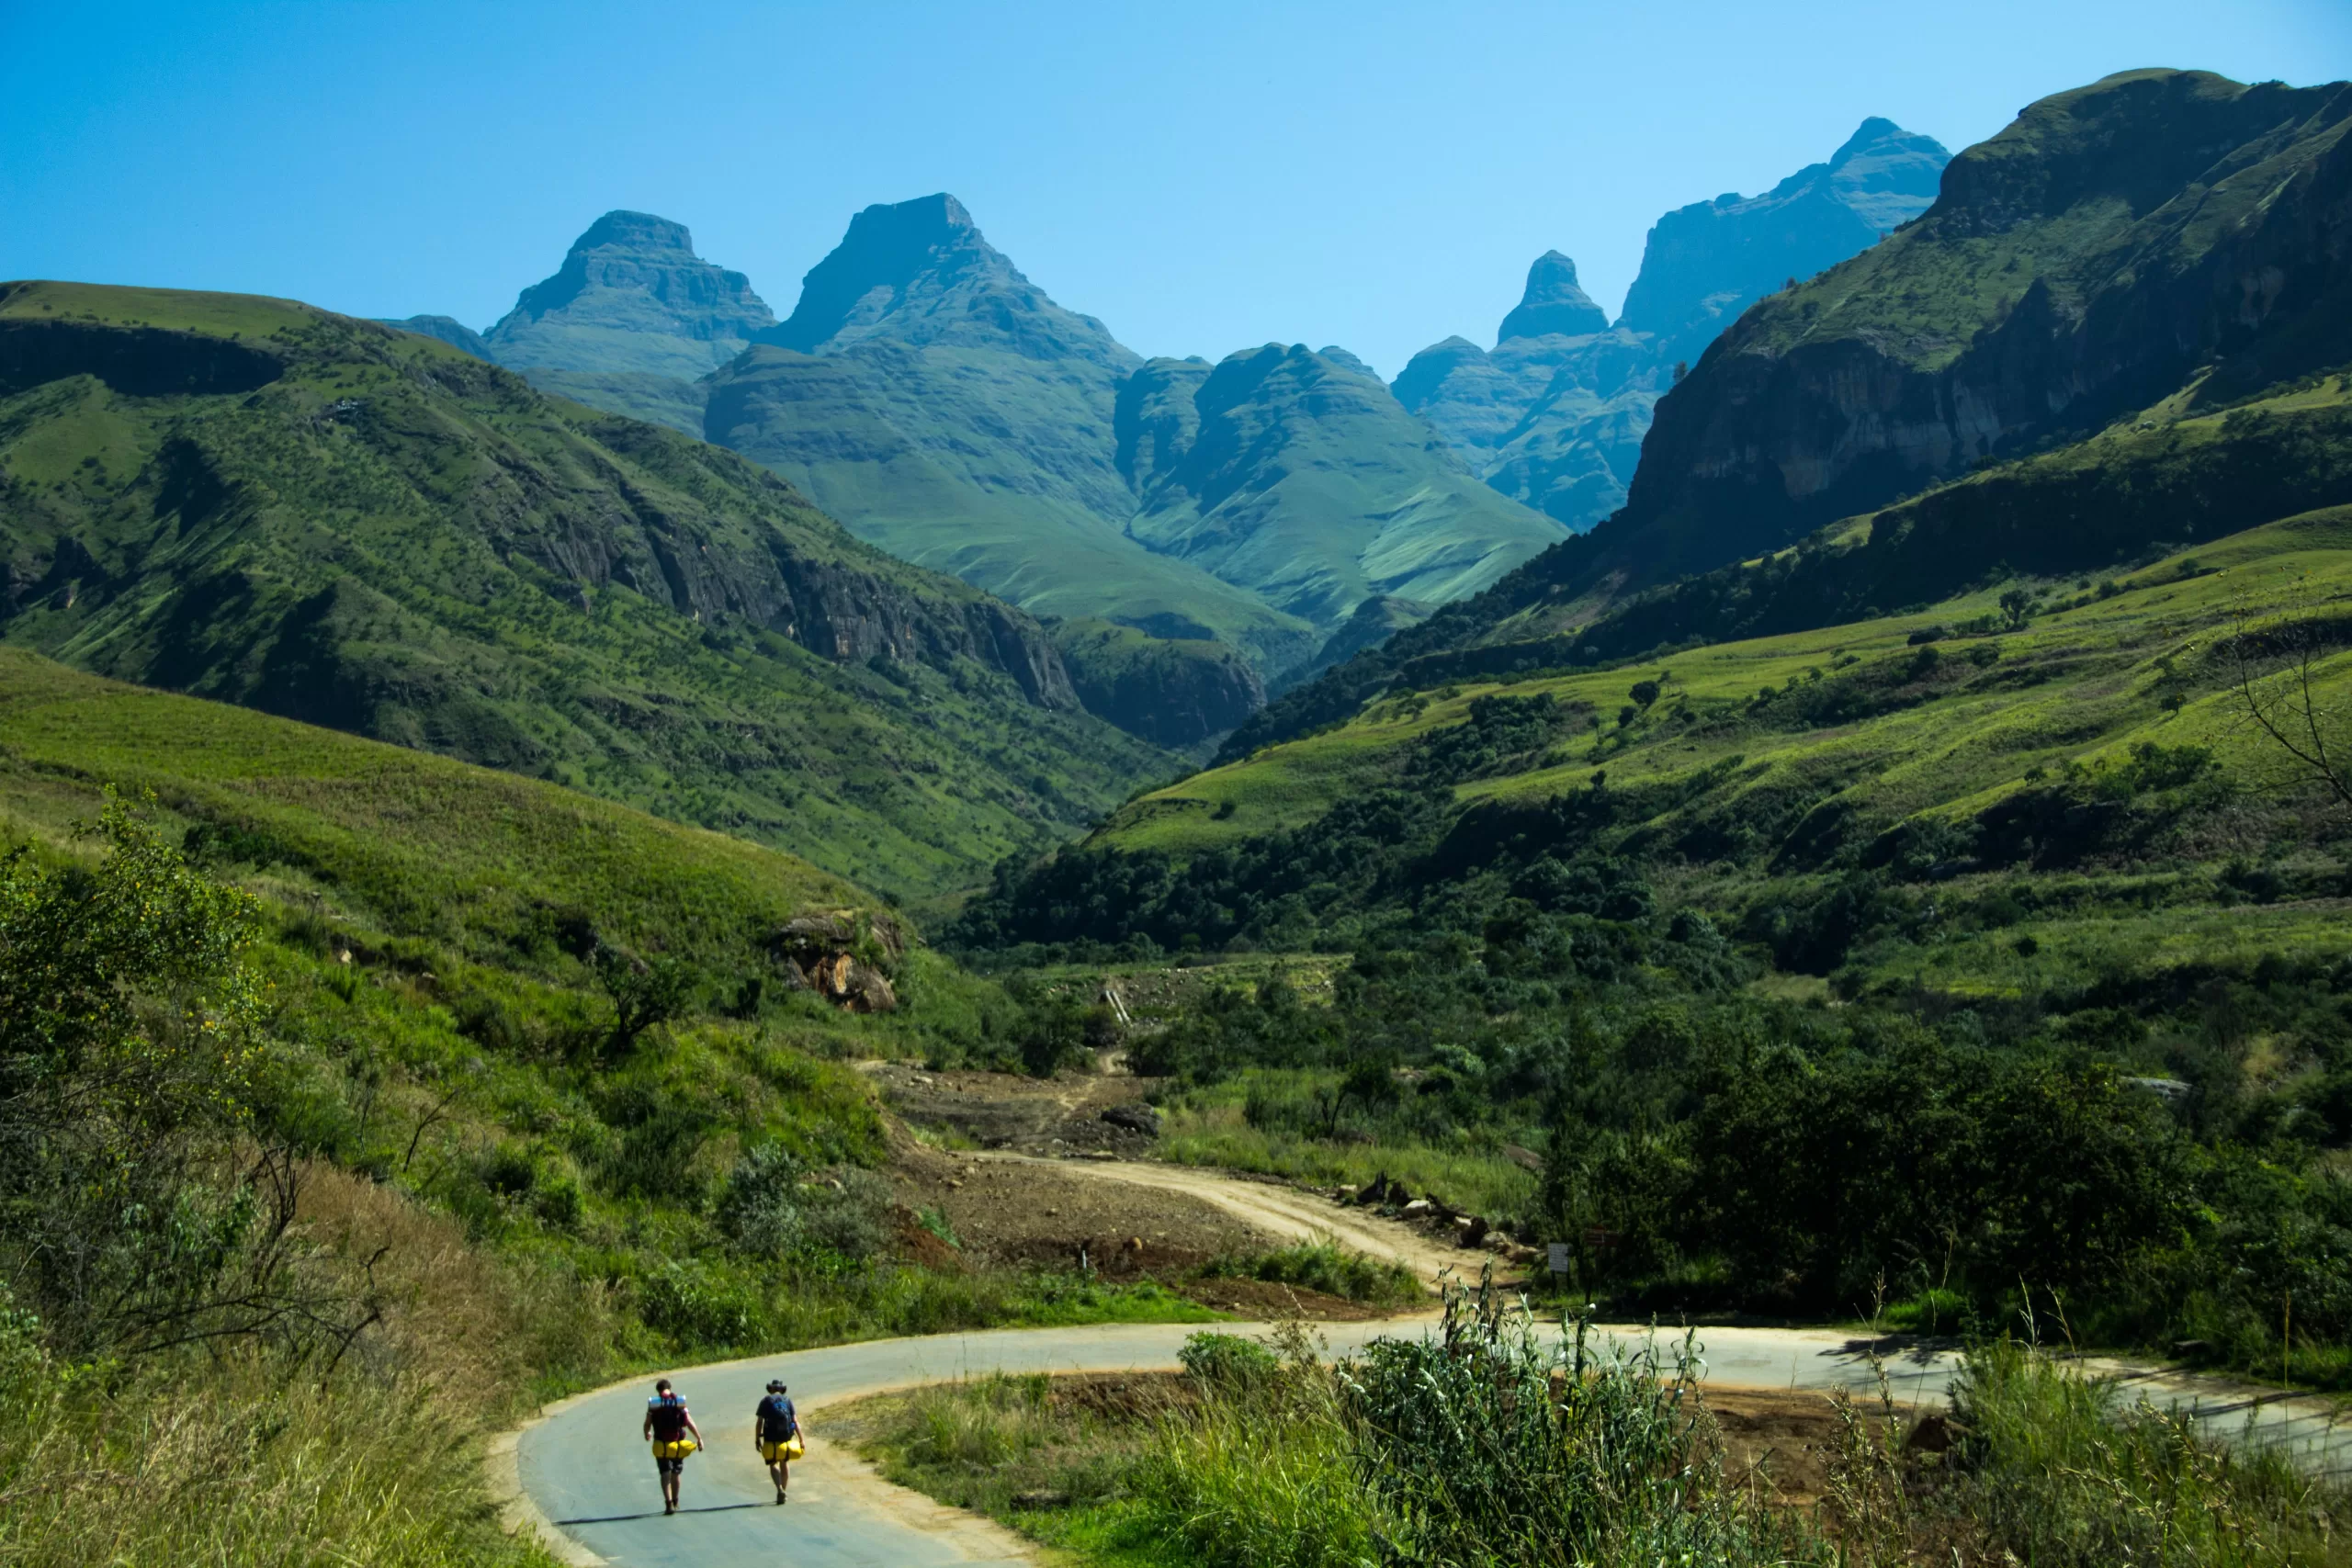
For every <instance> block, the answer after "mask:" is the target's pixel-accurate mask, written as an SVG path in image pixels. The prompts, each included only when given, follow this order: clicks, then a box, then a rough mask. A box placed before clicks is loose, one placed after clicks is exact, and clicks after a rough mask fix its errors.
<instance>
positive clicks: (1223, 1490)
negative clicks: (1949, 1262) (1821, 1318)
mask: <svg viewBox="0 0 2352 1568" xmlns="http://www.w3.org/2000/svg"><path fill="white" fill-rule="evenodd" d="M1701 1350H1702V1346H1701V1345H1700V1343H1699V1339H1698V1338H1697V1337H1691V1338H1686V1339H1683V1340H1679V1341H1673V1342H1665V1343H1661V1342H1657V1341H1653V1342H1652V1343H1650V1344H1649V1345H1647V1346H1645V1347H1644V1348H1640V1349H1639V1350H1637V1351H1634V1352H1632V1353H1628V1354H1614V1353H1612V1354H1607V1355H1596V1354H1593V1353H1591V1352H1589V1350H1588V1348H1587V1344H1586V1338H1585V1336H1584V1333H1583V1331H1582V1329H1581V1327H1580V1326H1578V1325H1573V1324H1572V1325H1570V1326H1569V1327H1568V1328H1567V1330H1566V1332H1565V1333H1563V1332H1562V1331H1559V1330H1555V1329H1551V1328H1544V1327H1539V1326H1538V1325H1534V1324H1532V1323H1531V1322H1529V1321H1528V1320H1526V1319H1525V1318H1523V1317H1521V1316H1519V1315H1517V1314H1515V1313H1513V1312H1511V1311H1509V1310H1506V1309H1505V1308H1504V1307H1503V1304H1502V1303H1501V1302H1500V1301H1499V1299H1498V1298H1496V1297H1494V1296H1491V1295H1488V1296H1485V1297H1481V1296H1479V1295H1478V1294H1476V1292H1468V1293H1460V1294H1457V1295H1456V1296H1455V1297H1454V1298H1453V1301H1452V1302H1451V1303H1450V1310H1449V1314H1448V1317H1447V1321H1446V1325H1445V1328H1444V1331H1443V1333H1442V1336H1441V1337H1438V1338H1436V1339H1433V1340H1422V1339H1419V1338H1411V1339H1407V1338H1399V1339H1396V1340H1388V1341H1376V1342H1374V1344H1373V1345H1372V1346H1371V1347H1370V1348H1368V1349H1367V1350H1366V1351H1365V1352H1364V1353H1363V1355H1362V1356H1360V1357H1358V1358H1355V1359H1347V1360H1341V1361H1338V1362H1330V1361H1327V1360H1324V1359H1320V1358H1319V1357H1318V1356H1317V1354H1316V1352H1315V1348H1314V1346H1313V1344H1312V1342H1311V1340H1309V1339H1308V1338H1307V1337H1306V1336H1305V1335H1304V1334H1302V1333H1299V1332H1297V1331H1295V1330H1294V1331H1290V1332H1289V1333H1288V1334H1287V1335H1286V1337H1282V1338H1280V1339H1278V1341H1277V1348H1275V1349H1271V1350H1270V1349H1269V1348H1265V1347H1264V1346H1262V1345H1261V1344H1260V1343H1258V1342H1256V1341H1254V1340H1248V1339H1241V1338H1237V1337H1232V1336H1229V1335H1225V1334H1218V1333H1204V1334H1201V1335H1197V1336H1195V1337H1193V1340H1192V1341H1191V1343H1190V1344H1189V1345H1188V1346H1187V1347H1186V1349H1185V1351H1184V1355H1183V1360H1184V1365H1185V1371H1184V1372H1183V1373H1182V1374H1181V1375H1176V1376H1160V1377H1133V1376H1130V1377H1074V1378H1067V1379H1058V1380H1057V1379H1052V1378H1047V1377H1044V1376H1034V1377H1020V1378H1006V1377H997V1378H988V1379H982V1380H978V1381H975V1382H965V1383H956V1384H948V1385H942V1386H938V1387H933V1388H929V1389H923V1390H919V1391H917V1392H915V1393H910V1394H903V1395H892V1396H887V1397H885V1398H882V1399H878V1400H874V1401H869V1402H865V1404H862V1405H858V1406H852V1407H850V1408H848V1409H847V1410H844V1411H839V1412H834V1413H833V1414H832V1416H831V1420H832V1421H833V1423H834V1424H835V1427H836V1429H837V1430H840V1431H842V1432H844V1433H846V1435H848V1436H849V1437H850V1438H851V1439H852V1440H853V1441H854V1442H855V1443H856V1444H857V1445H858V1447H859V1448H860V1449H861V1450H862V1451H863V1452H865V1454H866V1455H867V1456H868V1457H869V1458H871V1459H873V1460H875V1461H876V1462H878V1463H879V1464H880V1466H881V1468H882V1470H883V1472H884V1473H885V1474H886V1475H888V1477H889V1478H890V1479H892V1480H894V1481H898V1482H899V1483H902V1484H906V1485H910V1486H913V1487H916V1488H918V1489H919V1490H922V1491H923V1492H925V1493H928V1494H929V1495H933V1496H934V1497H938V1498H940V1499H941V1500H943V1501H945V1502H949V1503H952V1504H955V1505H956V1506H964V1507H969V1508H973V1509H977V1510H978V1511H981V1512H984V1513H987V1514H989V1515H990V1516H991V1517H995V1518H998V1519H1000V1520H1001V1521H1003V1522H1005V1523H1007V1524H1009V1525H1011V1526H1012V1528H1014V1529H1018V1530H1020V1531H1022V1532H1023V1534H1026V1535H1028V1536H1030V1537H1032V1538H1033V1539H1035V1540H1039V1541H1041V1542H1044V1543H1046V1544H1047V1545H1050V1546H1053V1547H1057V1548H1059V1549H1061V1550H1063V1551H1066V1552H1068V1553H1069V1557H1070V1560H1071V1561H1073V1562H1079V1563H1083V1564H1103V1565H1112V1564H1120V1565H1124V1564H1147V1563H1148V1564H1167V1565H1170V1568H1254V1565H1258V1564H1265V1563H1273V1564H1282V1565H1296V1568H1327V1565H1328V1568H1343V1565H1344V1568H1361V1565H1364V1564H1374V1563H1388V1562H1418V1563H1430V1564H1438V1565H1442V1568H1474V1565H1476V1568H1489V1565H1492V1568H1501V1565H1504V1564H1510V1565H1514V1568H1516V1565H1521V1564H1553V1563H1556V1564H1559V1565H1561V1568H1569V1565H1571V1564H1589V1563H1628V1564H1631V1563H1644V1564H1647V1563H1655V1562H1707V1563H1723V1564H1730V1565H1734V1568H1745V1565H1756V1568H1762V1565H1766V1564H1770V1565H1774V1568H1780V1565H1794V1564H1813V1563H1818V1564H1823V1565H1825V1568H1826V1565H1828V1564H1838V1565H1839V1568H1895V1565H1898V1564H1915V1563H1928V1562H1937V1563H1960V1564H1975V1563H1986V1564H1993V1563H2001V1562H2032V1563H2037V1564H2052V1565H2057V1568H2074V1565H2076V1564H2079V1565H2082V1568H2090V1565H2092V1564H2108V1563H2114V1562H2149V1563H2166V1564H2181V1565H2187V1564H2192V1563H2193V1564H2198V1565H2199V1568H2205V1565H2215V1564H2228V1565H2237V1564H2256V1563H2260V1564H2273V1565H2286V1564H2296V1565H2304V1564H2309V1565H2313V1568H2316V1565H2320V1564H2335V1563H2341V1562H2346V1561H2352V1549H2347V1547H2346V1544H2345V1527H2346V1524H2347V1522H2352V1495H2347V1494H2346V1492H2345V1491H2344V1490H2343V1489H2342V1487H2341V1486H2340V1485H2337V1484H2335V1483H2324V1482H2319V1481H2314V1480H2312V1478H2310V1477H2309V1476H2307V1475H2304V1474H2302V1473H2301V1472H2298V1471H2296V1470H2295V1469H2294V1468H2293V1467H2292V1466H2291V1465H2290V1464H2288V1463H2287V1462H2286V1461H2283V1460H2282V1459H2279V1458H2278V1457H2276V1456H2274V1455H2267V1454H2261V1453H2256V1454H2253V1455H2245V1454H2236V1453H2233V1452H2231V1451H2229V1450H2226V1449H2224V1448H2222V1447H2221V1446H2218V1445H2216V1444H2214V1443H2212V1442H2211V1441H2210V1440H2207V1439H2205V1438H2200V1437H2199V1435H2198V1434H2197V1433H2196V1432H2195V1431H2194V1430H2193V1429H2192V1428H2190V1427H2188V1425H2187V1424H2186V1423H2185V1422H2184V1421H2183V1420H2182V1419H2181V1418H2179V1417H2176V1416H2170V1415H2166V1414H2163V1413H2159V1412H2156V1411H2154V1410H2152V1409H2149V1408H2147V1407H2145V1406H2142V1405H2136V1404H2129V1403H2127V1402H2126V1401H2125V1400H2124V1399H2123V1398H2122V1397H2121V1396H2120V1394H2119V1393H2118V1392H2117V1390H2116V1389H2115V1387H2114V1386H2113V1385H2112V1384H2107V1383H2101V1382H2096V1381H2094V1380H2091V1379H2088V1378H2086V1376H2084V1374H2083V1373H2082V1372H2081V1371H2079V1370H2078V1369H2077V1368H2075V1367H2074V1366H2072V1365H2070V1364H2069V1363H2067V1362H2066V1361H2064V1360H2062V1359H2053V1358H2052V1357H2051V1356H2049V1355H2046V1354H2044V1353H2043V1352H2041V1350H2040V1349H2038V1348H2034V1347H2032V1346H2030V1345H2028V1344H2024V1343H2021V1342H2018V1341H2014V1340H2003V1341H1996V1342H1993V1343H1989V1344H1987V1345H1985V1347H1984V1348H1981V1349H1979V1350H1978V1351H1976V1352H1975V1353H1974V1354H1973V1355H1972V1357H1971V1358H1970V1359H1969V1361H1968V1364H1967V1367H1966V1369H1965V1371H1964V1374H1963V1376H1962V1380H1961V1382H1960V1384H1959V1387H1958V1390H1957V1393H1956V1396H1955V1402H1954V1408H1953V1410H1952V1412H1951V1416H1949V1418H1946V1417H1941V1416H1938V1417H1934V1418H1932V1419H1928V1420H1926V1421H1924V1422H1923V1421H1922V1419H1921V1418H1920V1417H1919V1416H1917V1413H1915V1412H1909V1411H1905V1410H1902V1409H1900V1408H1898V1407H1897V1406H1895V1405H1894V1404H1893V1403H1892V1401H1891V1400H1890V1399H1888V1398H1887V1397H1886V1396H1885V1395H1884V1394H1883V1393H1881V1394H1879V1395H1876V1396H1865V1397H1848V1396H1845V1395H1835V1396H1828V1397H1823V1396H1818V1395H1804V1396H1793V1395H1792V1396H1789V1398H1788V1400H1787V1401H1786V1402H1785V1403H1786V1404H1787V1409H1786V1410H1783V1411H1782V1412H1781V1416H1782V1420H1783V1422H1784V1423H1785V1422H1787V1421H1789V1420H1791V1419H1793V1420H1794V1421H1795V1423H1796V1425H1797V1427H1799V1428H1800V1429H1801V1430H1802V1431H1803V1432H1804V1434H1806V1436H1807V1438H1809V1439H1811V1441H1810V1442H1809V1444H1808V1446H1809V1447H1812V1448H1815V1449H1817V1450H1818V1451H1817V1452H1815V1453H1811V1454H1800V1453H1799V1452H1797V1451H1796V1450H1794V1448H1792V1447H1788V1448H1784V1447H1781V1446H1768V1447H1766V1448H1763V1449H1760V1450H1759V1449H1757V1448H1754V1447H1752V1446H1743V1445H1741V1444H1739V1443H1736V1442H1735V1441H1734V1440H1732V1439H1731V1438H1729V1437H1728V1436H1727V1433H1726V1429H1725V1427H1724V1425H1723V1424H1722V1423H1721V1422H1720V1421H1719V1420H1718V1419H1717V1416H1716V1414H1715V1411H1714V1410H1713V1408H1712V1407H1711V1406H1710V1404H1709V1401H1708V1396H1707V1394H1706V1393H1705V1391H1704V1389H1703V1387H1702V1385H1701V1384H1700V1383H1699V1382H1696V1381H1694V1379H1693V1375H1692V1374H1693V1371H1694V1370H1695V1365H1696V1362H1695V1357H1696V1356H1697V1355H1698V1354H1699V1353H1700V1351H1701ZM1808 1406H1809V1407H1810V1408H1809V1409H1808V1408H1807V1407H1808ZM1791 1441H1793V1439H1791ZM1801 1467H1810V1468H1811V1469H1813V1470H1814V1471H1815V1473H1814V1474H1812V1475H1810V1476H1809V1477H1808V1478H1807V1483H1808V1484H1809V1485H1810V1487H1811V1488H1812V1489H1813V1490H1812V1491H1811V1492H1810V1493H1808V1492H1806V1491H1803V1490H1798V1489H1794V1488H1793V1483H1794V1481H1795V1472H1796V1471H1797V1470H1798V1469H1799V1468H1801Z"/></svg>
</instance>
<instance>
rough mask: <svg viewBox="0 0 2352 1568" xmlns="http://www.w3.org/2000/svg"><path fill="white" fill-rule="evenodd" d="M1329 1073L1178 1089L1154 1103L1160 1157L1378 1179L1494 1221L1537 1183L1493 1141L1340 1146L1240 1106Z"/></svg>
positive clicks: (1340, 1179) (1386, 1139)
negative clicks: (1158, 1108) (1270, 1122)
mask: <svg viewBox="0 0 2352 1568" xmlns="http://www.w3.org/2000/svg"><path fill="white" fill-rule="evenodd" d="M1338 1077H1339V1075H1337V1074H1335V1073H1329V1072H1316V1071H1311V1070H1303V1069H1302V1070H1285V1069H1278V1068H1264V1067H1261V1068H1256V1069H1253V1070H1251V1071H1250V1073H1248V1074H1246V1075H1244V1076H1243V1077H1237V1078H1233V1079H1230V1080H1227V1082H1224V1083H1220V1084H1214V1085H1209V1086H1206V1087H1204V1088H1199V1089H1187V1090H1185V1091H1183V1092H1182V1094H1181V1095H1179V1096H1177V1097H1176V1098H1173V1099H1171V1100H1170V1101H1169V1103H1168V1104H1167V1105H1166V1106H1165V1107H1164V1108H1163V1110H1164V1111H1165V1112H1166V1121H1165V1122H1164V1123H1163V1125H1162V1128H1161V1132H1160V1139H1159V1157H1161V1158H1162V1159H1167V1160H1173V1161H1175V1162H1176V1163H1178V1164H1180V1165H1201V1166H1209V1167H1213V1168H1217V1169H1223V1170H1246V1171H1250V1172H1254V1173H1256V1174H1258V1175H1261V1176H1280V1177H1285V1178H1288V1179H1292V1180H1295V1181H1302V1182H1305V1183H1306V1184H1307V1185H1309V1186H1313V1187H1338V1186H1340V1185H1342V1184H1344V1185H1347V1186H1352V1187H1363V1186H1367V1185H1369V1184H1370V1183H1371V1181H1372V1179H1374V1177H1376V1176H1383V1175H1385V1176H1386V1177H1388V1178H1389V1179H1392V1180H1396V1181H1401V1182H1403V1183H1404V1184H1405V1185H1406V1186H1408V1187H1409V1188H1411V1189H1412V1190H1414V1191H1415V1192H1416V1193H1435V1194H1437V1195H1438V1196H1439V1197H1441V1198H1442V1199H1444V1200H1445V1201H1446V1202H1447V1203H1449V1204H1451V1205H1453V1207H1454V1208H1455V1209H1458V1210H1460V1211H1462V1212H1464V1213H1476V1214H1485V1215H1489V1216H1493V1217H1497V1218H1500V1217H1503V1216H1508V1215H1513V1214H1518V1213H1522V1212H1524V1211H1525V1209H1526V1208H1527V1205H1528V1203H1529V1201H1530V1200H1531V1199H1532V1197H1533V1196H1534V1192H1535V1187H1536V1179H1535V1177H1534V1176H1533V1175H1532V1174H1531V1173H1530V1172H1528V1171H1526V1170H1524V1169H1522V1168H1520V1167H1519V1166H1517V1165H1514V1164H1513V1163H1511V1161H1510V1159H1509V1158H1508V1157H1507V1156H1504V1155H1503V1153H1502V1152H1501V1150H1500V1149H1499V1147H1464V1146H1455V1147H1447V1146H1443V1145H1429V1144H1426V1143H1421V1142H1419V1141H1417V1140H1414V1139H1411V1138H1410V1137H1399V1136H1397V1135H1396V1134H1394V1133H1390V1134H1385V1135H1383V1136H1381V1137H1380V1138H1379V1139H1378V1141H1377V1142H1374V1141H1370V1140H1365V1141H1353V1140H1351V1141H1344V1142H1342V1141H1334V1140H1329V1139H1322V1138H1314V1137H1308V1136H1305V1135H1302V1134H1298V1133H1296V1132H1293V1131H1290V1130H1288V1129H1261V1128H1258V1127H1253V1126H1251V1125H1250V1120H1249V1117H1248V1114H1247V1109H1248V1103H1249V1100H1250V1098H1251V1096H1252V1095H1253V1094H1261V1095H1269V1094H1270V1095H1276V1096H1280V1095H1283V1094H1295V1093H1299V1092H1303V1091H1305V1090H1306V1089H1310V1088H1313V1087H1315V1086H1317V1085H1328V1084H1329V1083H1334V1082H1336V1081H1337V1079H1338ZM1464 1256H1465V1257H1467V1258H1476V1256H1477V1255H1476V1254H1475V1253H1465V1254H1464Z"/></svg>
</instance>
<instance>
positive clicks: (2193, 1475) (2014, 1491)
mask: <svg viewBox="0 0 2352 1568" xmlns="http://www.w3.org/2000/svg"><path fill="white" fill-rule="evenodd" d="M1954 1403H1955V1405H1956V1409H1957V1413H1958V1415H1959V1417H1960V1419H1961V1420H1962V1422H1963V1423H1965V1424H1966V1426H1967V1427H1968V1430H1969V1433H1970V1437H1969V1442H1970V1445H1971V1448H1972V1450H1973V1453H1974V1455H1975V1456H1976V1458H1977V1463H1976V1465H1975V1467H1974V1470H1973V1474H1972V1475H1971V1476H1970V1477H1969V1490H1970V1493H1971V1494H1972V1495H1971V1496H1970V1497H1969V1498H1968V1504H1969V1506H1970V1508H1971V1511H1972V1512H1973V1514H1974V1515H1975V1516H1976V1517H1977V1518H1979V1519H1980V1520H1981V1521H1982V1522H1983V1523H1984V1524H1985V1526H1986V1527H1987V1530H1988V1533H1990V1534H1993V1535H1996V1537H1997V1538H1998V1539H1999V1540H2001V1541H2002V1543H2003V1544H2004V1545H2005V1546H2006V1547H2007V1549H2008V1550H2009V1551H2013V1552H2014V1553H2016V1555H2017V1557H2018V1559H2019V1560H2021V1561H2024V1562H2034V1563H2047V1564H2050V1565H2052V1568H2075V1565H2076V1564H2080V1565H2081V1568H2092V1565H2094V1564H2106V1563H2112V1562H2158V1563H2183V1564H2188V1563H2196V1564H2199V1568H2239V1565H2241V1564H2244V1565H2247V1568H2251V1565H2253V1564H2257V1563H2260V1564H2278V1565H2281V1568H2284V1565H2289V1564H2292V1565H2296V1568H2301V1565H2303V1564H2313V1565H2317V1564H2336V1563H2342V1562H2347V1561H2352V1541H2347V1540H2346V1532H2345V1529H2344V1526H2345V1522H2346V1518H2347V1517H2352V1498H2347V1497H2346V1495H2345V1493H2344V1491H2343V1489H2342V1487H2341V1485H2340V1484H2339V1483H2334V1482H2328V1481H2322V1480H2318V1479H2315V1478H2313V1477H2312V1476H2311V1475H2309V1474H2306V1473H2303V1472H2299V1471H2298V1470H2297V1469H2296V1467H2295V1466H2294V1465H2293V1464H2292V1463H2290V1461H2288V1460H2286V1459H2285V1458H2283V1457H2282V1456H2280V1455H2278V1454H2277V1453H2275V1452H2270V1451H2267V1450H2238V1451H2234V1452H2233V1451H2232V1450H2230V1449H2229V1448H2228V1447H2226V1446H2224V1445H2222V1444H2217V1443H2215V1442H2213V1441H2211V1440H2210V1439H2207V1438H2200V1437H2199V1435H2198V1434H2197V1433H2196V1431H2195V1430H2194V1428H2193V1427H2191V1426H2190V1424H2189V1423H2188V1420H2187V1419H2186V1418H2185V1417H2181V1416H2171V1415H2167V1414H2164V1413H2161V1412H2158V1411H2156V1410H2154V1409H2153V1408H2150V1407H2148V1406H2145V1405H2139V1404H2131V1403H2130V1402H2128V1401H2127V1399H2126V1397H2125V1395H2124V1394H2123V1393H2122V1391H2121V1390H2120V1389H2119V1388H2117V1387H2116V1386H2115V1385H2114V1384H2112V1383H2108V1382H2100V1381H2098V1380H2095V1379H2092V1378H2089V1377H2086V1375H2084V1374H2083V1372H2081V1371H2079V1370H2078V1369H2075V1368H2072V1367H2069V1366H2067V1365H2065V1364H2064V1363H2061V1362H2057V1361H2053V1360H2052V1359H2048V1358H2046V1357H2044V1356H2042V1355H2041V1354H2038V1353H2036V1352H2033V1351H2030V1350H2027V1349H2024V1348H2019V1347H2017V1346H2015V1345H2009V1344H2002V1345H1996V1346H1992V1347H1988V1348H1985V1349H1983V1350H1980V1351H1978V1352H1976V1353H1975V1354H1973V1355H1972V1356H1971V1357H1970V1358H1969V1361H1968V1364H1967V1368H1966V1371H1965V1373H1964V1375H1963V1377H1962V1381H1961V1382H1960V1383H1959V1385H1958V1387H1957V1388H1956V1389H1955V1391H1954Z"/></svg>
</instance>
